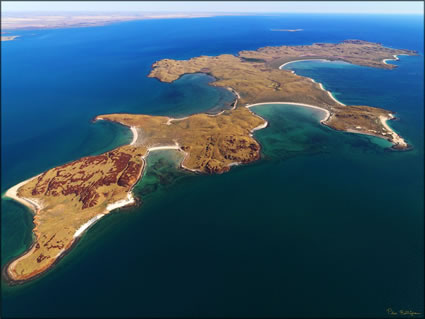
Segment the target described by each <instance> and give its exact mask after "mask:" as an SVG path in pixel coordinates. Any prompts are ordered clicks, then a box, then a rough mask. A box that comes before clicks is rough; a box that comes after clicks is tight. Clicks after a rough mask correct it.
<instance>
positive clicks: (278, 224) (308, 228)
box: [1, 14, 424, 318]
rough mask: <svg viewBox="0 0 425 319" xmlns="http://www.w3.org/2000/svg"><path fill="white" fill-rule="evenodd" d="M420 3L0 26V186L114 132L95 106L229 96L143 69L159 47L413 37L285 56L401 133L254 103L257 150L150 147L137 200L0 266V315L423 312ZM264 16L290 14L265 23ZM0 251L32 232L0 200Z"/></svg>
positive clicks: (144, 106)
mask: <svg viewBox="0 0 425 319" xmlns="http://www.w3.org/2000/svg"><path fill="white" fill-rule="evenodd" d="M423 23H424V19H423V16H420V15H409V16H401V15H381V16H379V15H363V16H360V15H297V14H292V15H280V16H278V15H274V16H245V17H214V18H199V19H169V20H145V21H134V22H126V23H117V24H112V25H107V26H102V27H90V28H73V29H56V30H26V31H17V32H16V33H13V34H17V35H20V37H19V38H17V39H16V40H14V41H8V42H2V43H1V79H2V81H1V133H2V134H1V164H2V165H1V193H2V194H4V192H5V191H6V190H7V189H8V188H9V187H11V186H13V185H15V184H16V183H18V182H21V181H22V180H25V179H27V178H29V177H32V176H34V175H36V174H39V173H41V172H42V171H44V170H47V169H49V168H52V167H54V166H57V165H61V164H64V163H66V162H69V161H72V160H76V159H78V158H80V157H82V156H87V155H92V154H99V153H102V152H105V151H107V150H110V149H112V148H114V147H116V146H118V145H122V144H125V143H128V142H129V141H130V140H131V133H130V131H129V130H128V129H127V128H125V127H123V126H120V125H118V124H113V123H108V122H105V121H100V122H97V123H93V122H92V119H93V117H95V116H96V115H98V114H105V113H115V112H128V113H144V114H153V115H171V116H183V115H188V114H193V113H198V112H204V111H210V112H215V111H217V110H220V109H221V108H226V107H228V106H229V104H230V103H231V102H232V98H233V97H232V95H231V94H230V92H229V91H227V90H224V89H220V88H216V87H212V86H209V85H208V83H209V82H211V81H212V80H213V79H212V78H211V77H208V76H206V75H200V74H193V75H185V76H183V77H182V78H180V79H179V80H177V81H175V82H174V83H172V84H168V83H161V82H159V81H158V80H156V79H152V78H147V77H146V76H147V74H148V73H149V71H150V68H151V65H152V63H154V62H155V61H157V60H159V59H163V58H172V59H188V58H191V57H195V56H199V55H218V54H223V53H228V54H237V52H238V51H240V50H250V49H257V48H259V47H262V46H273V45H300V44H311V43H314V42H338V41H342V40H345V39H361V40H367V41H373V42H380V43H382V44H383V45H385V46H389V47H394V48H404V49H412V50H417V51H419V53H420V55H419V56H414V57H408V56H400V60H399V61H392V62H390V63H394V64H396V65H398V68H396V69H394V70H380V69H373V68H368V67H360V66H354V65H349V64H345V63H329V62H317V61H316V62H299V63H294V64H290V65H288V68H289V69H292V70H294V71H295V72H296V73H297V74H300V75H304V76H308V77H311V78H313V79H315V80H316V81H317V82H321V83H323V85H324V87H325V88H326V89H328V90H330V91H332V92H333V93H334V95H335V96H336V97H337V98H338V99H339V100H340V101H341V102H343V103H345V104H357V105H370V106H377V107H382V108H385V109H389V110H393V111H396V112H397V118H398V120H396V121H391V123H390V125H391V126H392V127H393V128H394V129H395V130H396V131H397V132H398V133H399V134H400V135H402V136H403V137H404V138H405V139H406V140H407V141H408V142H409V144H411V145H412V146H413V149H412V150H411V151H407V152H395V151H390V150H388V148H387V146H388V144H387V143H386V142H385V141H383V140H380V139H377V138H374V137H368V136H362V135H358V134H351V133H342V132H336V131H333V130H331V129H329V128H327V127H325V126H322V125H320V124H319V119H320V117H321V116H322V114H321V113H320V111H316V110H312V109H305V108H301V107H295V106H282V105H269V106H260V107H255V108H253V111H255V112H257V113H258V114H260V115H261V116H263V117H264V118H266V119H267V120H268V121H269V123H270V125H269V127H267V128H266V129H264V130H260V131H257V132H256V134H255V137H256V138H258V140H259V141H260V143H261V145H262V159H261V160H260V161H258V162H256V163H253V164H250V165H245V166H238V167H235V168H233V169H232V170H231V171H230V172H229V173H226V174H222V175H213V176H207V175H197V174H191V173H186V172H182V171H180V170H179V169H178V161H179V155H178V154H177V153H176V152H173V151H162V152H153V153H152V154H151V155H150V156H149V159H148V169H147V170H146V173H145V174H146V175H145V176H144V178H143V179H142V181H141V182H140V183H139V184H138V185H137V186H136V189H135V193H136V195H137V196H138V197H140V198H141V199H142V205H141V206H139V207H133V208H130V209H121V210H117V211H116V212H114V213H112V214H110V215H108V216H106V217H105V218H103V219H101V220H100V221H99V222H98V223H96V224H95V225H94V226H93V227H92V228H91V229H90V230H89V231H88V232H87V233H86V234H85V235H84V236H83V237H82V239H81V240H80V241H79V242H78V244H77V245H76V247H75V248H74V249H73V250H72V251H71V252H70V253H69V254H67V255H66V256H65V257H64V258H63V259H62V260H61V261H60V262H59V263H58V264H57V265H56V266H55V267H54V268H53V269H52V270H51V271H49V272H47V273H46V274H45V275H43V276H41V277H40V278H38V279H36V280H33V281H30V282H28V283H26V284H23V285H18V286H9V285H8V284H7V283H6V282H5V281H4V279H2V282H1V284H2V288H1V294H2V295H1V297H2V300H1V301H2V305H1V316H2V317H3V318H8V317H30V316H31V317H144V316H146V317H166V316H170V317H206V316H208V317H230V316H232V317H356V318H359V317H386V316H387V309H388V308H392V309H393V310H394V311H400V310H405V311H409V310H410V311H415V312H419V313H424V302H423V299H424V271H423V269H424V197H423V192H424V167H423V161H424V91H423V86H424V73H423V70H424V65H423V63H424V55H423V54H424V44H423V35H424V34H423V32H424V31H423ZM270 29H303V31H301V32H273V31H270ZM1 208H2V210H1V265H2V266H3V265H4V264H5V263H7V262H8V261H9V260H11V259H12V258H14V257H16V256H17V255H19V254H21V253H22V252H23V251H25V250H26V249H27V248H28V247H29V246H30V245H31V241H32V233H31V230H32V228H33V224H32V216H31V213H30V212H29V211H28V210H27V209H26V208H25V207H23V206H21V205H20V204H18V203H16V202H14V201H12V200H9V199H3V198H2V203H1Z"/></svg>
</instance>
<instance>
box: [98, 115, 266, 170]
mask: <svg viewBox="0 0 425 319" xmlns="http://www.w3.org/2000/svg"><path fill="white" fill-rule="evenodd" d="M98 118H102V119H105V120H110V121H114V122H118V123H121V124H123V125H127V126H133V127H137V128H138V129H139V130H140V131H141V137H140V138H139V140H140V141H138V142H137V143H140V144H141V145H143V146H145V147H147V148H154V147H156V146H164V145H168V146H176V147H177V148H178V149H180V150H181V151H183V152H185V153H186V156H185V157H184V159H183V162H182V164H181V165H182V167H183V168H186V169H189V170H192V171H198V172H202V173H222V172H225V171H228V170H229V169H230V166H231V165H234V164H239V163H249V162H252V161H254V160H256V159H258V158H259V157H260V145H259V144H258V142H257V141H256V140H255V139H254V138H253V137H252V136H251V132H252V131H253V130H254V129H255V128H257V127H261V126H263V125H266V124H267V122H266V121H265V120H263V119H262V118H261V117H258V116H257V115H255V114H253V113H252V112H251V111H250V110H248V109H247V108H245V107H243V108H236V109H233V110H228V111H224V112H222V113H220V114H218V115H207V114H195V115H192V116H189V117H187V118H182V119H170V118H168V117H160V116H147V115H136V114H109V115H100V116H98Z"/></svg>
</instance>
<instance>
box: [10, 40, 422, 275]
mask: <svg viewBox="0 0 425 319" xmlns="http://www.w3.org/2000/svg"><path fill="white" fill-rule="evenodd" d="M400 54H406V55H415V54H416V52H414V51H409V50H398V49H391V48H386V47H383V46H381V45H380V44H377V43H370V42H365V41H359V40H347V41H344V42H342V43H339V44H313V45H309V46H292V47H290V46H282V47H266V48H261V49H258V50H256V51H241V52H240V53H239V55H238V56H234V55H229V54H224V55H219V56H213V57H211V56H201V57H196V58H192V59H189V60H170V59H164V60H160V61H158V62H155V63H154V64H153V66H152V71H151V72H150V74H149V75H148V76H149V77H152V78H157V79H159V80H160V81H163V82H173V81H175V80H177V79H178V78H179V77H181V76H182V75H184V74H186V73H199V72H201V73H207V74H210V75H212V76H213V77H214V78H215V79H216V80H215V81H214V82H212V83H211V85H215V86H221V87H226V88H229V89H230V90H231V91H232V92H233V93H234V94H235V97H236V101H235V103H234V105H233V108H232V109H230V110H225V111H222V112H220V113H218V114H214V115H210V114H195V115H191V116H188V117H184V118H170V117H165V116H149V115H141V114H104V115H99V116H97V117H96V118H95V120H108V121H113V122H117V123H121V124H123V125H126V126H128V127H129V128H131V131H132V132H133V135H134V138H133V140H132V142H131V143H130V144H129V145H125V146H121V147H118V148H116V149H114V150H112V151H109V152H106V153H104V154H101V155H97V156H89V157H84V158H81V159H79V160H76V161H73V162H70V163H67V164H64V165H61V166H58V167H55V168H52V169H49V170H47V171H46V172H43V173H41V174H40V175H38V176H36V177H33V178H31V179H29V180H27V181H24V182H22V183H20V184H18V185H15V186H14V187H12V188H11V189H9V190H8V191H7V192H6V196H8V197H10V198H13V199H15V200H17V201H19V202H21V203H22V204H24V205H27V206H28V207H30V208H31V209H32V210H33V211H34V224H35V228H34V230H33V233H34V243H33V245H32V246H31V247H30V249H29V250H28V251H27V252H25V253H24V254H23V255H21V256H19V257H18V258H17V259H15V260H13V261H11V262H9V263H8V264H7V265H6V266H5V269H4V271H3V273H4V274H5V275H6V277H7V279H8V280H9V281H10V282H12V283H20V282H23V281H26V280H29V279H32V278H35V277H37V276H38V275H40V274H42V273H43V272H45V271H46V270H47V269H49V268H50V267H51V266H52V265H54V264H55V263H56V262H57V261H58V260H59V259H60V258H61V257H62V256H63V255H64V254H65V253H66V252H67V251H68V250H69V249H70V248H71V247H72V245H73V244H74V243H75V242H76V240H77V239H78V238H79V237H80V236H81V235H82V234H83V233H84V231H86V230H87V229H88V228H89V227H90V226H91V225H92V224H93V223H94V222H96V221H97V220H99V219H100V218H101V217H103V216H104V215H106V214H108V213H109V212H111V211H112V210H113V209H116V208H118V207H123V206H126V205H130V204H133V203H134V202H135V199H134V197H133V194H132V189H133V187H134V185H135V184H136V183H137V182H138V181H139V180H140V179H141V177H142V176H143V169H144V168H145V167H146V163H145V160H146V157H147V156H148V155H149V153H150V152H152V151H156V150H163V149H175V150H178V151H180V152H182V153H183V154H184V158H183V160H182V162H181V164H180V166H181V168H182V169H185V170H188V171H192V172H197V173H207V174H212V173H223V172H226V171H228V170H229V169H230V168H231V167H232V166H234V165H238V164H243V163H250V162H253V161H256V160H258V159H259V158H260V150H261V146H260V144H259V143H258V142H257V141H256V140H255V138H254V137H253V132H254V131H255V130H259V129H263V128H265V127H266V126H267V121H266V120H264V119H263V118H261V117H259V116H258V115H256V114H254V113H253V112H252V111H251V109H250V108H251V107H252V106H254V105H260V104H268V103H269V104H270V103H282V104H294V105H299V106H307V107H313V108H319V109H321V110H323V111H324V113H325V114H326V117H325V118H324V119H323V120H322V121H321V123H323V124H324V125H327V126H329V127H331V128H333V129H336V130H340V131H348V132H355V133H361V134H369V135H374V136H377V137H380V138H384V139H387V140H388V141H390V142H391V143H392V144H393V146H392V147H393V148H394V149H397V150H404V149H407V148H408V144H407V143H406V142H405V141H404V139H403V138H402V137H401V136H399V135H398V134H397V133H396V132H395V131H393V130H392V129H391V128H390V127H389V126H388V125H387V120H390V119H393V118H394V115H393V112H391V111H388V110H385V109H383V108H377V107H371V106H359V105H344V104H342V103H340V102H339V101H337V100H336V99H335V98H333V96H332V94H331V93H330V92H328V91H326V90H324V89H323V86H322V85H321V84H319V83H316V82H315V81H313V80H312V79H310V78H306V77H302V76H299V75H296V74H294V73H293V72H291V71H287V70H281V69H279V67H280V66H281V65H282V64H284V63H287V62H290V61H295V60H299V59H307V58H310V59H317V58H323V59H328V60H342V61H346V62H349V63H353V64H358V65H364V66H371V67H378V68H385V69H392V68H394V67H395V66H394V65H390V64H386V63H385V60H387V59H394V56H397V55H400Z"/></svg>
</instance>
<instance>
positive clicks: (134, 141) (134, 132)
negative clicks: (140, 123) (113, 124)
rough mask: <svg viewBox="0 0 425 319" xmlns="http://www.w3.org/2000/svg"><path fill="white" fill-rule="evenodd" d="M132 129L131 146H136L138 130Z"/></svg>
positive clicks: (133, 127)
mask: <svg viewBox="0 0 425 319" xmlns="http://www.w3.org/2000/svg"><path fill="white" fill-rule="evenodd" d="M130 129H131V132H132V133H133V140H132V141H131V143H130V145H134V144H136V141H137V138H138V137H139V134H137V129H136V127H135V126H131V127H130Z"/></svg>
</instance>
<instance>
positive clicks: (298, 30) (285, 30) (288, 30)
mask: <svg viewBox="0 0 425 319" xmlns="http://www.w3.org/2000/svg"><path fill="white" fill-rule="evenodd" d="M270 31H278V32H300V31H304V30H303V29H270Z"/></svg>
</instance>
